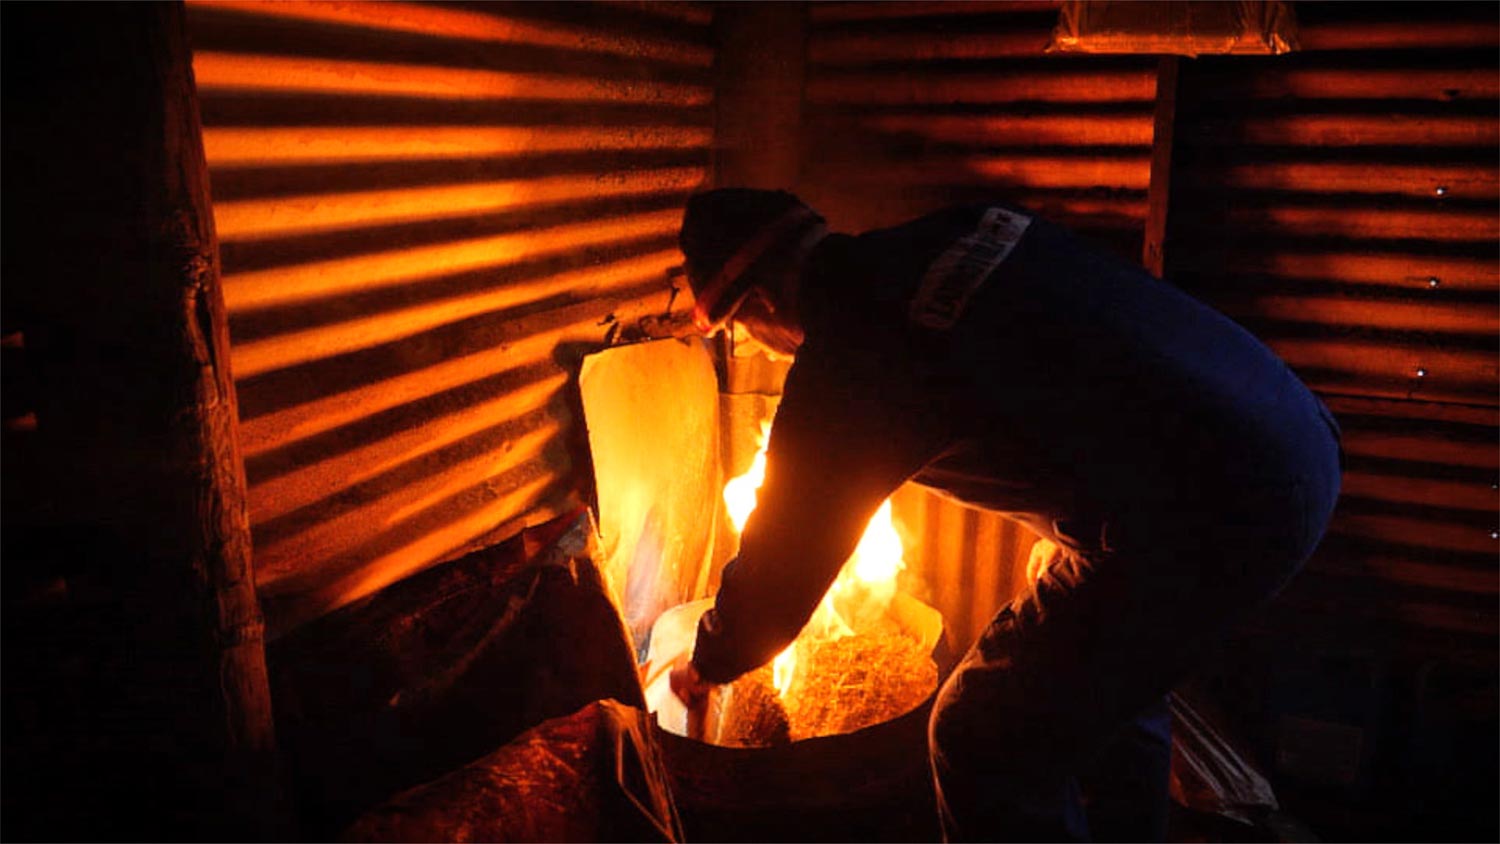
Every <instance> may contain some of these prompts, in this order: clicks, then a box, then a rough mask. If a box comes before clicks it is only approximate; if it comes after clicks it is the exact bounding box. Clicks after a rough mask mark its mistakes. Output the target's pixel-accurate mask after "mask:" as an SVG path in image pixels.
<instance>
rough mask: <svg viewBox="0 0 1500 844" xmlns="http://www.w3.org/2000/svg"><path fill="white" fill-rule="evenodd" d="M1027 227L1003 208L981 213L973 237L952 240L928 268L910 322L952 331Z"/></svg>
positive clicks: (1020, 217)
mask: <svg viewBox="0 0 1500 844" xmlns="http://www.w3.org/2000/svg"><path fill="white" fill-rule="evenodd" d="M1030 225H1031V218H1030V217H1028V216H1026V215H1025V214H1017V213H1015V212H1013V211H1007V210H1005V209H1004V208H991V209H989V210H988V211H986V212H984V218H983V219H981V220H980V221H979V226H978V227H977V228H976V229H975V230H974V231H973V233H972V234H966V235H964V236H963V237H961V238H959V239H958V240H956V241H954V242H953V245H952V246H950V247H948V249H947V251H945V252H943V254H942V255H940V256H938V259H937V260H936V261H933V262H932V266H930V267H928V268H927V273H926V274H925V275H923V276H922V284H921V285H920V286H919V287H918V288H917V293H916V295H915V296H913V297H912V300H911V310H910V312H909V313H910V317H911V321H912V322H915V323H916V324H918V325H920V326H923V327H924V328H934V329H937V330H940V331H942V330H946V329H949V328H952V327H953V325H954V323H956V322H958V319H959V317H961V316H963V313H964V308H965V307H967V306H968V304H969V299H970V298H972V297H973V296H974V293H975V292H976V291H977V290H979V288H980V286H981V285H983V284H984V282H985V279H987V278H989V276H990V273H992V272H994V270H995V268H996V267H998V266H1000V263H1001V262H1002V261H1004V260H1005V258H1006V256H1008V255H1010V251H1011V250H1012V249H1014V248H1016V243H1017V242H1018V241H1020V239H1021V235H1023V234H1025V233H1026V227H1027V226H1030Z"/></svg>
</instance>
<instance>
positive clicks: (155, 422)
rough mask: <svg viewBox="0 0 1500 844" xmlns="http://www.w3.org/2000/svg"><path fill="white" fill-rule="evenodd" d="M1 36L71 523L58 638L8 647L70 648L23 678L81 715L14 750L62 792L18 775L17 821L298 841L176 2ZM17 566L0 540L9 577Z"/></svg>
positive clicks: (71, 834)
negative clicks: (286, 803) (288, 810)
mask: <svg viewBox="0 0 1500 844" xmlns="http://www.w3.org/2000/svg"><path fill="white" fill-rule="evenodd" d="M5 37H6V40H5V49H6V50H7V68H10V67H12V65H11V63H10V62H11V60H12V58H14V60H15V65H14V66H15V67H18V68H21V67H24V68H25V72H24V73H22V74H18V75H16V76H14V77H12V78H11V79H10V80H8V82H7V88H6V94H7V111H6V121H7V134H6V152H5V155H6V163H7V164H14V163H16V162H18V161H24V162H25V166H24V167H7V168H6V170H7V177H8V178H7V184H6V200H7V203H10V202H15V203H16V206H15V207H23V206H24V207H25V208H26V209H27V213H26V219H23V220H21V221H17V220H15V218H14V217H12V218H11V219H10V220H9V221H8V222H9V223H10V224H12V225H9V226H8V227H7V233H8V234H12V235H15V236H14V237H13V238H12V239H11V240H10V242H9V244H8V252H7V263H6V270H7V276H8V277H9V278H8V281H9V282H10V284H9V285H8V286H7V287H8V292H15V293H17V294H18V297H17V298H18V300H19V301H23V302H25V303H26V304H27V305H28V308H27V314H28V317H29V318H30V319H31V320H33V321H34V327H35V328H36V332H35V334H34V335H33V333H32V332H30V331H28V332H27V337H28V338H30V337H32V336H37V337H40V338H65V343H64V345H63V346H62V347H59V346H57V345H55V340H54V341H48V340H43V342H41V343H40V344H39V345H38V347H37V351H38V353H39V355H41V356H42V357H43V358H44V359H45V367H46V370H47V378H48V382H47V383H48V386H47V389H46V390H45V391H44V394H43V395H42V396H41V397H39V402H40V406H39V407H38V408H37V410H38V418H39V419H41V420H44V421H43V422H42V425H41V427H40V430H39V431H38V435H39V439H38V447H39V448H41V449H44V450H45V454H44V460H45V464H46V465H47V468H48V470H49V472H48V474H49V475H50V476H51V477H52V478H53V480H52V481H50V488H48V489H44V490H37V494H39V495H46V496H50V497H51V501H50V505H51V513H52V514H53V515H52V516H51V518H52V519H55V520H56V521H57V522H58V523H60V525H61V526H62V527H61V529H60V530H58V531H57V533H58V536H59V538H61V539H62V544H60V545H59V546H58V547H56V548H48V549H45V550H44V551H43V552H42V553H44V554H47V553H51V554H56V555H58V556H59V557H61V558H62V559H60V560H58V561H56V565H57V566H58V567H59V568H60V570H61V571H62V572H63V573H64V581H63V582H64V584H65V587H64V588H63V590H62V594H63V598H62V599H61V605H60V606H58V607H54V608H52V609H51V611H50V612H49V614H51V615H53V616H55V617H58V618H61V619H64V620H65V623H66V624H67V625H68V627H69V630H68V635H67V637H66V640H65V641H60V640H57V639H55V638H47V639H43V640H40V641H38V640H30V641H28V640H25V639H17V638H14V637H13V636H12V635H11V634H12V631H11V629H10V628H8V629H7V635H8V638H9V639H10V641H9V643H8V648H7V660H8V661H9V658H10V655H11V654H14V653H16V652H17V650H18V647H19V649H22V650H26V651H32V650H37V649H40V650H41V651H42V652H46V653H51V652H54V651H55V652H57V656H56V662H57V664H56V665H55V666H49V667H48V670H54V671H58V672H62V676H60V677H57V678H54V679H52V680H50V681H48V680H39V681H37V682H38V683H39V688H34V689H31V690H29V691H28V692H27V693H25V694H26V697H27V698H28V700H29V701H30V704H31V706H32V707H34V708H36V709H48V708H59V707H61V708H64V709H69V710H70V711H67V712H61V713H56V715H55V717H56V719H57V720H55V721H53V722H51V723H52V724H53V725H54V727H55V728H56V729H58V730H59V731H60V732H59V733H58V734H56V735H52V736H51V737H50V739H48V738H45V737H36V736H30V735H28V741H37V740H41V741H43V742H44V743H45V742H47V741H50V742H53V743H55V745H56V747H58V748H60V749H59V751H58V752H57V753H56V755H53V754H52V753H50V752H49V753H45V754H44V755H43V757H42V758H40V759H31V760H24V764H23V765H22V767H23V768H24V769H25V771H26V773H25V780H26V783H25V785H26V787H36V788H42V789H46V790H48V791H49V793H46V794H45V799H44V800H43V801H42V802H40V803H38V802H33V801H23V800H21V799H17V800H16V801H15V802H14V803H13V802H12V800H11V798H12V797H13V796H15V793H14V792H12V791H9V790H8V791H7V819H6V820H7V825H8V827H7V830H8V831H9V832H11V833H12V834H14V835H18V836H20V837H46V838H75V839H100V838H111V839H133V838H141V839H152V840H169V839H203V840H210V839H223V838H268V839H269V838H281V837H285V836H286V834H287V833H286V830H285V828H284V827H283V825H282V822H281V821H282V816H281V814H280V806H281V803H280V801H279V796H278V789H277V769H278V763H277V761H276V737H275V732H274V728H273V724H272V713H271V700H270V693H269V688H268V684H267V676H266V666H265V656H264V645H263V623H262V619H261V611H260V605H259V602H258V599H257V596H256V593H255V589H254V576H253V573H252V571H251V547H250V530H249V520H248V516H247V510H246V503H245V502H246V492H245V478H244V467H243V462H242V460H241V457H240V452H239V445H238V435H237V408H236V395H235V387H234V383H233V380H232V377H231V373H230V369H229V334H228V327H227V321H226V318H225V308H224V300H223V294H222V290H221V286H220V278H219V257H218V249H217V242H216V237H215V231H214V222H213V215H212V210H211V207H210V204H209V193H208V171H207V167H206V164H205V162H204V156H203V145H202V139H201V126H200V117H199V111H198V102H197V96H196V92H195V89H194V84H193V75H192V68H191V65H190V60H191V59H190V51H189V47H188V41H187V33H186V27H185V22H184V12H183V7H182V5H181V3H153V4H118V5H110V6H97V7H92V8H90V9H89V10H88V12H87V13H86V14H79V13H78V10H77V9H76V8H70V7H62V6H50V5H45V4H42V5H38V6H31V7H28V8H25V9H16V10H9V9H8V10H7V11H6V15H5ZM13 106H16V107H15V108H14V110H13V108H12V107H13ZM12 121H14V122H12ZM12 132H14V134H12ZM12 174H16V175H14V176H13V175H12ZM17 225H25V226H28V227H29V228H28V229H27V230H26V231H25V233H24V234H22V230H21V229H20V228H17V227H15V226H17ZM15 301H17V300H12V302H11V303H14V302H15ZM6 527H7V528H25V527H33V526H28V525H16V524H13V523H10V522H8V523H7V525H6ZM47 527H52V526H47ZM54 529H56V528H54ZM77 537H84V538H77ZM69 543H77V547H69ZM21 562H22V561H20V560H16V559H13V558H11V557H10V556H9V555H7V559H6V564H7V570H8V574H9V573H10V572H11V571H12V566H13V565H16V566H18V565H20V564H21ZM7 614H9V607H8V608H7ZM54 623H56V622H55V621H54ZM70 665H71V666H72V667H71V668H70V667H69V666H70ZM7 668H8V669H9V666H7ZM69 671H72V672H74V674H72V675H68V674H67V673H66V672H69ZM11 679H12V675H11V674H10V673H9V670H8V671H7V684H9V683H10V681H11ZM80 686H81V687H83V689H84V690H85V691H83V692H81V693H80V691H79V687H80ZM90 690H92V691H90ZM79 697H81V698H83V700H81V701H80V700H78V699H77V698H79ZM28 726H30V725H28ZM7 730H8V734H9V735H8V739H9V736H14V735H16V734H17V727H16V726H13V725H10V724H8V725H7ZM20 732H23V733H29V732H30V730H29V729H27V728H26V727H22V728H21V730H20ZM11 750H12V745H11V744H10V743H9V740H8V742H7V762H8V763H11V762H14V761H17V757H14V756H11V755H10V754H11ZM53 777H57V779H56V780H55V781H54V780H53ZM39 783H40V785H39ZM14 807H21V808H20V809H19V810H18V811H15V812H12V811H11V810H12V809H13V808H14ZM58 807H61V809H62V811H63V812H64V814H63V815H62V816H60V817H52V818H48V817H47V815H46V813H47V812H48V811H49V810H52V811H56V810H57V808H58ZM37 817H41V818H44V819H46V820H44V821H42V823H43V824H45V828H44V830H41V831H38V830H36V829H31V827H30V825H31V824H36V823H37V821H36V818H37ZM28 821H29V822H30V823H28ZM95 824H103V826H102V827H98V826H94V825H95ZM28 829H30V832H29V833H28V832H27V831H26V830H28Z"/></svg>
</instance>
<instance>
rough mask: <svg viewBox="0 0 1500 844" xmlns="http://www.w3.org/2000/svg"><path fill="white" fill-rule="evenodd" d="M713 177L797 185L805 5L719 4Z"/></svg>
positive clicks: (729, 182)
mask: <svg viewBox="0 0 1500 844" xmlns="http://www.w3.org/2000/svg"><path fill="white" fill-rule="evenodd" d="M714 34H715V42H716V47H717V51H716V59H715V61H716V70H717V87H716V89H715V92H714V106H715V112H716V117H715V125H714V151H715V155H714V181H715V184H717V185H718V186H720V187H747V188H767V189H772V188H781V189H784V190H792V189H794V188H795V187H796V185H797V177H798V174H799V171H800V169H801V160H802V96H803V91H804V89H805V88H806V75H807V70H806V65H807V4H806V3H754V2H751V3H746V2H733V3H717V4H715V5H714Z"/></svg>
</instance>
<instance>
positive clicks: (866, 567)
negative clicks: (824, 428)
mask: <svg viewBox="0 0 1500 844" xmlns="http://www.w3.org/2000/svg"><path fill="white" fill-rule="evenodd" d="M770 429H771V424H770V423H769V422H762V423H761V429H760V435H759V437H758V439H757V444H758V447H757V449H756V452H755V457H754V458H753V459H752V460H751V461H750V468H749V469H748V470H746V471H745V473H744V474H743V475H739V476H737V477H735V478H732V479H730V481H729V482H728V483H726V484H725V485H724V504H725V507H726V508H727V509H728V511H729V519H730V521H731V522H732V523H733V524H734V529H735V532H736V533H741V532H743V531H744V529H745V522H747V521H748V520H749V519H750V514H751V513H752V512H754V511H755V505H756V499H757V493H758V492H759V490H760V487H761V484H763V483H764V482H765V477H766V446H767V443H768V441H769V439H770ZM902 553H903V549H902V547H901V536H900V535H899V534H898V533H897V532H896V526H895V523H894V522H893V521H892V518H891V502H890V500H889V499H887V500H886V501H885V502H884V503H882V504H881V505H880V509H878V510H876V511H875V515H874V516H873V517H871V519H870V523H869V525H867V526H866V527H865V532H864V535H863V536H862V537H860V540H859V544H858V545H857V546H856V547H855V549H854V553H853V554H851V555H850V556H849V559H848V560H846V561H845V562H844V567H843V568H842V569H840V570H839V575H838V577H837V578H836V579H835V580H834V582H833V585H832V586H830V587H829V588H828V592H827V593H826V594H824V595H823V600H822V601H820V602H819V603H818V608H817V610H816V611H814V612H813V615H812V618H811V619H810V620H809V621H808V623H807V625H806V626H805V627H803V629H802V632H801V634H799V635H798V637H797V639H796V640H795V641H793V642H792V643H791V644H790V645H787V646H786V648H785V649H784V650H782V652H781V653H779V654H777V655H776V658H775V659H774V660H772V662H771V673H772V678H773V682H774V685H775V686H776V692H777V694H779V695H780V696H781V697H783V698H785V697H787V695H788V694H789V692H790V690H791V687H792V682H793V680H794V679H795V677H796V673H797V646H798V643H800V642H804V641H809V640H815V639H840V638H843V637H844V636H852V635H854V634H855V632H856V631H857V630H858V629H860V628H863V627H864V626H865V625H866V624H868V623H870V622H871V621H873V620H876V619H878V618H880V616H881V615H883V614H884V613H885V610H886V607H888V606H889V605H890V602H891V599H892V598H893V597H894V596H895V594H896V576H897V575H898V574H900V573H901V570H902V569H904V568H906V563H905V561H904V560H903V559H902Z"/></svg>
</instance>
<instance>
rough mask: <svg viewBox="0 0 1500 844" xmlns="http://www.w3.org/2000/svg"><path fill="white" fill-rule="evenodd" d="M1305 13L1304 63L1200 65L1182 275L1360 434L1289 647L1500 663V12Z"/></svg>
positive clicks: (1179, 219) (1188, 107)
mask: <svg viewBox="0 0 1500 844" xmlns="http://www.w3.org/2000/svg"><path fill="white" fill-rule="evenodd" d="M1298 12H1299V14H1300V15H1301V16H1302V25H1303V26H1302V38H1301V43H1302V46H1303V48H1304V52H1302V53H1298V54H1293V55H1290V56H1285V57H1281V58H1278V59H1275V60H1238V59H1236V60H1225V59H1201V60H1199V61H1197V62H1193V63H1185V64H1184V65H1183V68H1182V88H1181V90H1180V92H1179V97H1178V115H1179V121H1180V122H1179V125H1178V131H1177V138H1178V142H1177V149H1176V150H1175V151H1174V152H1175V155H1176V167H1175V170H1174V184H1175V186H1176V192H1175V193H1174V196H1173V197H1172V204H1171V209H1170V214H1171V221H1170V227H1171V234H1170V236H1169V240H1168V244H1167V249H1166V255H1167V272H1168V276H1169V278H1171V279H1172V280H1174V281H1177V282H1178V283H1180V284H1182V285H1184V286H1185V287H1187V288H1188V289H1190V290H1192V291H1193V292H1194V293H1196V294H1198V295H1200V296H1202V297H1204V298H1205V299H1208V300H1209V301H1211V302H1213V303H1214V304H1216V305H1217V306H1219V307H1220V308H1222V309H1224V310H1225V311H1227V312H1228V313H1230V314H1231V315H1232V316H1234V317H1236V318H1237V319H1239V320H1240V321H1241V322H1242V323H1244V324H1245V325H1246V326H1247V327H1249V328H1251V329H1252V330H1253V331H1255V332H1256V333H1257V334H1258V335H1259V336H1261V337H1263V338H1265V339H1266V340H1267V342H1269V343H1270V345H1271V346H1272V347H1273V348H1275V349H1276V350H1277V352H1278V353H1280V354H1281V355H1282V356H1283V357H1284V358H1285V359H1286V360H1287V361H1288V363H1290V364H1291V365H1292V367H1293V368H1294V369H1296V370H1297V371H1298V372H1299V374H1301V375H1302V377H1303V378H1304V379H1305V380H1307V381H1308V382H1309V383H1310V384H1311V385H1312V386H1313V387H1314V388H1315V389H1317V390H1319V391H1320V392H1321V393H1323V394H1324V395H1325V397H1327V398H1328V400H1329V403H1330V405H1331V406H1332V407H1333V409H1334V410H1335V412H1336V413H1337V415H1338V416H1339V418H1340V421H1341V422H1342V424H1343V426H1344V429H1345V433H1346V438H1347V439H1346V446H1347V451H1348V453H1349V472H1348V475H1347V477H1346V481H1345V492H1344V496H1343V499H1342V500H1341V502H1340V505H1339V510H1338V513H1337V516H1336V519H1335V522H1334V526H1333V529H1332V533H1331V535H1330V537H1329V539H1328V541H1327V542H1326V543H1325V545H1324V547H1323V549H1322V550H1321V551H1320V553H1319V555H1318V556H1317V557H1316V558H1315V560H1314V561H1313V563H1312V564H1311V566H1310V569H1309V571H1308V572H1307V573H1306V574H1305V575H1304V576H1303V577H1302V578H1300V579H1299V580H1298V581H1297V582H1296V583H1295V584H1294V586H1293V588H1292V589H1291V590H1290V592H1289V594H1288V595H1287V596H1286V597H1285V598H1284V599H1283V600H1282V601H1280V602H1278V604H1277V605H1276V610H1275V611H1276V614H1277V618H1278V619H1279V621H1278V624H1280V625H1281V629H1282V631H1283V632H1285V631H1289V630H1294V629H1295V630H1297V631H1299V632H1304V633H1305V632H1309V631H1315V630H1320V631H1321V633H1322V634H1323V635H1328V634H1329V633H1330V632H1337V631H1346V632H1347V631H1349V630H1350V629H1353V628H1356V627H1358V628H1359V629H1360V630H1361V633H1360V635H1367V634H1368V633H1369V631H1371V630H1374V631H1377V632H1378V639H1379V640H1381V641H1385V642H1387V643H1389V644H1391V645H1392V646H1393V647H1397V648H1409V647H1416V648H1418V649H1428V650H1429V651H1430V650H1433V649H1439V650H1441V649H1447V648H1452V647H1455V646H1457V647H1475V648H1479V649H1481V650H1488V651H1490V652H1493V649H1494V647H1495V634H1496V632H1497V629H1500V627H1497V614H1496V597H1497V595H1500V575H1497V570H1496V554H1497V549H1500V543H1497V541H1496V540H1497V537H1496V530H1497V528H1500V514H1497V502H1500V493H1497V487H1496V484H1497V482H1500V466H1497V460H1500V458H1497V447H1496V446H1497V442H1500V430H1497V427H1496V424H1497V410H1496V405H1497V383H1500V380H1497V379H1500V246H1497V244H1500V215H1497V210H1496V209H1497V201H1500V178H1497V177H1500V173H1497V167H1496V163H1495V153H1496V149H1497V147H1500V109H1497V97H1500V76H1497V74H1496V72H1495V68H1496V67H1497V66H1500V50H1497V47H1500V12H1497V10H1496V7H1495V6H1493V5H1491V4H1463V3H1460V4H1451V3H1421V4H1395V3H1380V4H1337V3H1332V4H1299V5H1298ZM1362 623H1363V626H1362V627H1361V626H1360V625H1361V624H1362Z"/></svg>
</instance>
